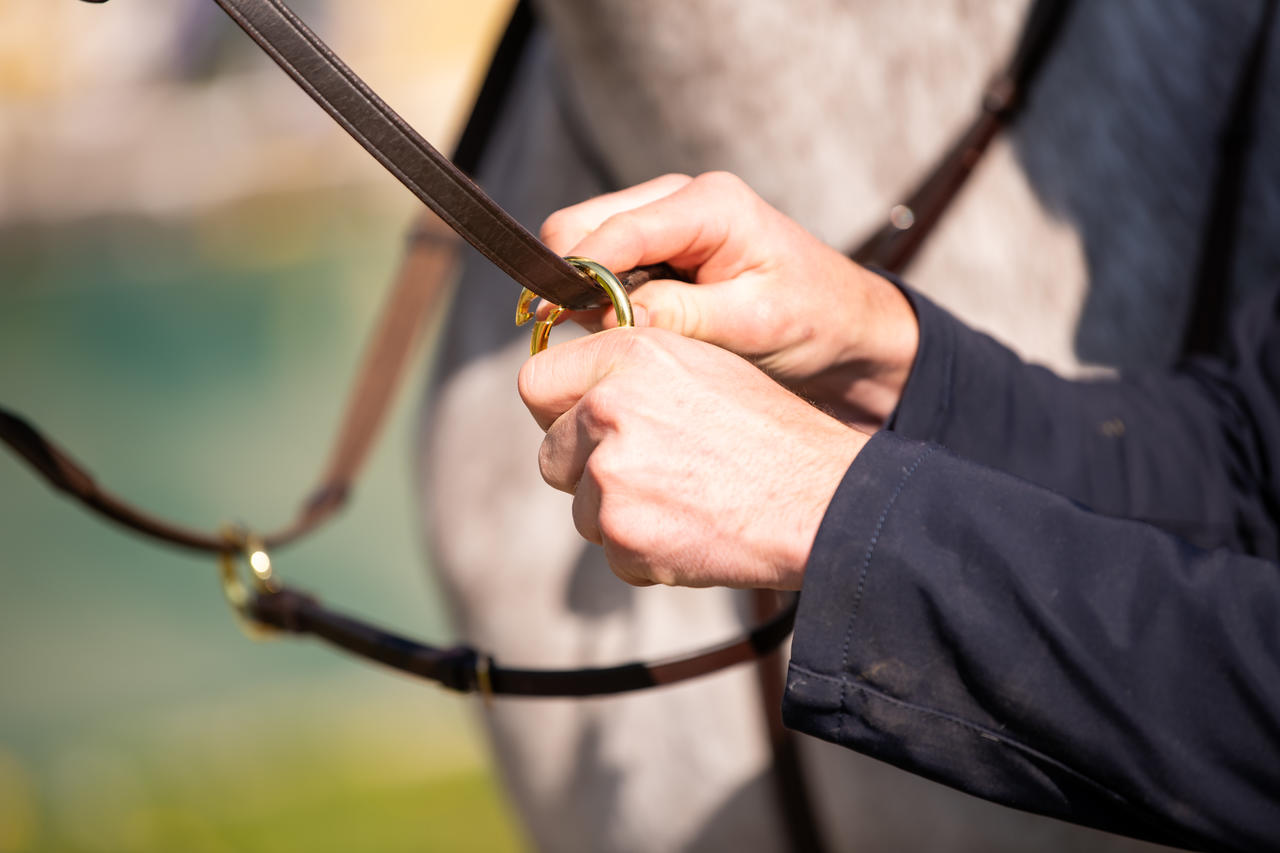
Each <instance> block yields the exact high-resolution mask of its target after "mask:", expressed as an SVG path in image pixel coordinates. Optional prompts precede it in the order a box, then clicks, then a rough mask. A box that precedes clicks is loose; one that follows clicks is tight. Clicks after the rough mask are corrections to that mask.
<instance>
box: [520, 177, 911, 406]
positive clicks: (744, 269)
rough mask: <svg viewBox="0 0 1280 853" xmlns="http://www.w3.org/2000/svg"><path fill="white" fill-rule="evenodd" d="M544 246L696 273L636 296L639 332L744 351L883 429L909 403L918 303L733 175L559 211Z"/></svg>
mask: <svg viewBox="0 0 1280 853" xmlns="http://www.w3.org/2000/svg"><path fill="white" fill-rule="evenodd" d="M542 239H543V241H544V242H546V243H547V245H548V246H550V247H551V249H552V250H553V251H556V252H558V253H560V254H566V255H568V254H573V255H582V256H585V257H589V258H592V259H594V260H596V261H598V262H600V263H602V264H604V265H605V266H607V267H609V268H610V269H615V270H626V269H631V268H633V267H636V266H640V265H643V264H653V263H659V262H666V263H669V264H670V265H671V266H673V267H675V268H677V269H679V270H682V271H688V272H690V273H691V274H692V278H693V281H694V284H689V283H685V282H677V281H669V280H660V281H652V282H649V283H648V284H645V285H644V286H643V287H641V288H639V289H638V290H636V291H635V293H634V294H632V304H633V306H634V307H635V312H636V322H637V324H638V325H642V326H643V325H652V326H658V327H661V328H665V329H670V330H671V331H674V332H677V333H679V334H681V335H685V336H687V337H693V338H698V339H700V340H703V341H707V342H708V343H712V344H715V345H717V346H720V347H723V348H725V349H728V350H730V351H732V352H735V353H738V354H739V355H741V356H743V357H745V358H748V359H750V360H751V361H752V362H754V363H755V364H756V365H757V366H759V367H760V368H761V369H763V370H765V371H766V372H768V373H769V374H770V375H772V376H773V377H775V378H776V379H778V380H779V381H781V382H783V383H785V384H786V385H788V386H789V387H791V388H793V389H795V390H796V391H797V392H798V393H800V394H802V395H804V396H806V397H808V398H810V399H813V400H815V401H816V402H818V403H820V404H823V405H824V406H826V407H827V408H829V409H831V410H832V411H833V412H834V413H836V414H838V415H839V416H840V417H842V418H843V419H845V420H847V421H849V422H851V423H856V424H858V425H861V426H865V427H869V428H874V427H878V426H879V425H880V424H881V423H882V422H883V421H884V419H885V418H886V417H888V415H889V414H890V413H891V412H892V411H893V409H894V408H895V407H896V406H897V403H898V400H899V398H900V397H901V394H902V388H903V386H904V385H905V384H906V380H907V377H908V375H909V374H910V371H911V364H912V362H913V360H914V358H915V352H916V346H917V343H918V329H917V326H916V321H915V314H914V312H913V311H912V310H911V306H910V304H909V303H908V302H907V300H906V298H905V297H904V296H903V295H902V293H901V292H900V291H899V290H898V289H897V288H896V287H894V286H893V285H892V284H890V283H889V282H887V281H885V280H884V279H883V278H881V277H880V276H878V275H875V274H874V273H870V272H868V271H867V270H865V269H863V268H862V267H860V266H858V265H857V264H855V263H853V262H852V261H850V260H849V259H848V258H846V257H845V256H843V255H841V254H840V253H839V252H836V251H835V250H834V249H831V248H830V247H828V246H826V245H824V244H823V243H822V242H821V241H819V240H818V239H816V238H815V237H813V236H812V235H810V234H809V233H808V232H806V231H805V230H804V229H803V228H801V227H800V226H799V225H797V224H796V223H795V222H793V221H792V220H791V219H788V218H787V217H786V216H783V215H782V214H781V213H779V212H778V211H777V210H775V209H774V208H772V207H770V206H769V205H768V204H766V203H765V202H764V200H762V199H761V198H760V197H759V196H758V195H756V194H755V193H754V192H753V191H752V190H751V189H750V188H749V187H747V185H746V184H744V183H743V182H742V181H741V180H739V179H738V178H736V177H734V176H732V175H729V174H727V173H723V172H712V173H708V174H705V175H702V176H700V177H698V178H689V177H688V176H685V175H666V176H663V177H661V178H655V179H654V180H652V181H648V182H647V183H643V184H640V185H638V186H635V187H632V188H630V189H627V190H623V191H621V192H617V193H612V194H609V195H604V196H599V197H597V198H594V199H591V200H589V201H585V202H583V203H581V204H578V205H575V206H573V207H569V208H565V209H564V210H561V211H558V212H556V213H554V214H552V215H551V216H550V217H549V218H548V219H547V221H546V223H545V224H544V225H543V226H542ZM574 319H576V320H578V321H579V322H581V323H582V324H583V325H585V326H587V327H588V328H601V327H609V326H611V325H614V322H615V321H614V320H613V317H612V314H611V313H601V312H594V313H590V314H588V313H585V312H578V313H576V314H575V315H574Z"/></svg>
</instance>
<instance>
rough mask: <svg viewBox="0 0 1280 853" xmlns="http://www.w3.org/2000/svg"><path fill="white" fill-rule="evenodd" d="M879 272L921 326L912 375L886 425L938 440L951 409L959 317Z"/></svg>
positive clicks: (904, 432) (902, 431)
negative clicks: (913, 313) (893, 287)
mask: <svg viewBox="0 0 1280 853" xmlns="http://www.w3.org/2000/svg"><path fill="white" fill-rule="evenodd" d="M880 274H881V275H882V276H884V277H885V278H886V279H888V281H889V282H891V283H892V284H894V285H895V286H896V287H897V288H898V289H899V290H901V291H902V294H903V296H905V297H906V298H907V301H908V302H909V303H910V304H911V309H912V310H913V311H915V314H916V323H917V325H918V327H919V330H920V343H919V348H918V349H917V350H916V358H915V361H914V362H913V363H912V365H911V375H910V376H909V377H908V378H907V384H906V386H905V387H904V388H903V392H902V399H901V400H900V401H899V402H898V407H897V409H895V410H894V412H893V414H892V415H890V416H889V419H888V421H886V423H885V429H889V430H892V431H893V432H896V433H899V434H901V435H905V436H908V437H910V438H917V439H921V440H923V441H937V440H938V438H939V436H941V435H942V433H943V429H944V426H945V424H946V422H947V418H948V416H949V415H950V411H951V399H952V391H953V388H954V387H955V361H956V347H957V345H958V344H957V327H958V325H959V321H958V320H956V319H955V318H954V317H952V316H951V315H950V314H948V313H947V312H946V311H944V310H943V309H941V308H939V307H938V306H937V305H935V304H934V303H933V302H931V301H929V300H928V299H927V298H925V297H924V296H923V295H921V294H920V293H917V292H916V291H914V290H912V289H911V287H909V286H908V285H907V284H906V283H905V282H903V281H902V280H901V279H899V278H897V277H896V276H894V275H891V274H889V273H884V272H881V273H880Z"/></svg>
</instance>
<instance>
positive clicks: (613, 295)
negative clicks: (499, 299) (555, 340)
mask: <svg viewBox="0 0 1280 853" xmlns="http://www.w3.org/2000/svg"><path fill="white" fill-rule="evenodd" d="M565 260H566V261H568V262H569V263H570V264H571V265H572V266H573V268H574V269H576V270H577V271H578V272H579V273H580V274H581V275H584V276H586V277H587V278H589V279H591V280H592V281H593V282H595V283H596V285H597V286H598V287H599V288H600V289H601V290H603V291H604V292H605V295H606V296H608V297H609V301H610V302H612V303H613V315H614V316H615V317H616V318H617V319H618V325H619V326H620V327H621V326H634V325H635V324H636V319H635V314H634V313H632V311H631V299H630V297H628V296H627V289H626V288H625V287H623V286H622V282H621V281H619V280H618V277H617V276H616V275H614V274H613V273H612V272H610V270H609V268H608V267H605V266H604V265H602V264H598V263H596V262H595V261H593V260H591V259H590V258H578V257H567V258H565ZM537 298H538V295H537V294H536V293H534V292H533V291H532V290H529V289H528V288H527V287H526V288H524V289H523V290H521V291H520V299H519V300H518V301H517V302H516V325H517V326H523V325H524V324H525V323H527V322H529V321H530V320H532V319H534V316H535V315H534V313H533V312H532V311H530V310H529V306H530V305H532V304H533V300H535V299H537ZM563 313H564V309H563V308H561V307H560V306H559V305H552V306H551V312H550V313H549V314H547V316H546V317H545V318H543V319H541V320H538V321H537V322H536V323H534V324H533V334H532V336H531V337H530V339H529V354H530V355H537V354H538V353H540V352H542V351H543V350H544V349H546V348H547V341H548V340H549V339H550V337H551V328H552V327H553V326H555V324H556V320H558V319H559V318H560V315H561V314H563Z"/></svg>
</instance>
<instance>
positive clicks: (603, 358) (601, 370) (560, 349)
mask: <svg viewBox="0 0 1280 853" xmlns="http://www.w3.org/2000/svg"><path fill="white" fill-rule="evenodd" d="M627 334H628V332H627V331H626V330H614V331H612V332H601V333H598V334H594V335H587V336H585V337H581V338H575V339H573V340H569V341H565V342H564V343H561V344H557V345H556V346H553V347H550V348H548V349H545V350H543V351H542V352H540V353H538V354H537V355H535V356H532V357H531V358H530V359H529V360H528V361H526V362H525V363H524V364H523V365H522V366H521V367H520V374H519V376H518V377H517V380H516V383H517V387H518V389H519V392H520V399H521V400H523V401H524V404H525V406H526V407H527V408H528V409H529V413H530V414H531V415H533V419H534V420H535V421H537V422H538V426H540V427H541V428H542V430H543V431H544V432H545V431H546V430H548V429H550V427H551V425H552V424H553V423H555V422H556V420H557V419H558V418H559V417H560V416H561V415H563V414H564V413H565V412H567V411H569V410H570V409H572V408H573V407H574V406H576V405H577V403H578V401H579V400H581V399H582V397H583V395H584V394H586V393H587V392H588V391H590V390H591V389H592V388H594V387H595V386H596V384H597V383H598V382H600V380H601V379H603V378H604V377H606V376H608V375H609V374H610V373H611V372H613V370H614V368H615V366H616V365H617V363H618V362H619V361H620V360H621V357H622V354H621V352H622V351H621V348H620V346H619V344H621V343H624V341H622V340H620V338H625V336H626V335H627Z"/></svg>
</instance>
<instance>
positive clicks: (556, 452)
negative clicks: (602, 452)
mask: <svg viewBox="0 0 1280 853" xmlns="http://www.w3.org/2000/svg"><path fill="white" fill-rule="evenodd" d="M597 441H598V437H596V436H593V435H592V434H591V429H590V425H589V423H588V421H587V419H586V418H585V417H584V415H583V413H582V412H581V411H580V410H579V408H578V407H574V408H573V409H570V410H569V411H568V412H566V413H565V414H563V415H561V416H560V417H559V418H558V419H557V420H556V422H555V423H553V424H552V425H551V428H550V429H548V430H547V434H546V436H545V437H544V438H543V439H542V445H541V446H540V447H539V448H538V470H539V471H540V472H541V473H542V479H543V480H546V482H547V485H549V486H551V487H552V488H554V489H559V490H560V491H562V492H568V493H569V494H571V495H572V494H576V492H577V488H578V482H579V481H580V480H581V479H582V472H583V470H584V469H585V468H586V466H587V458H588V457H589V456H591V452H592V451H593V450H594V449H595V447H596V444H597Z"/></svg>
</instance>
